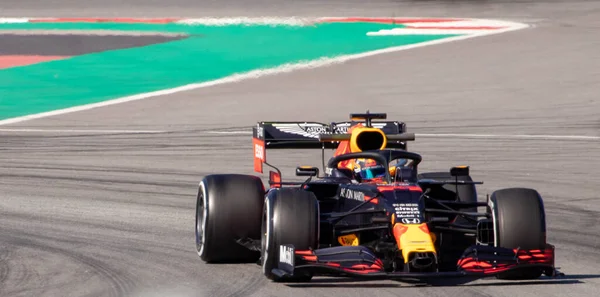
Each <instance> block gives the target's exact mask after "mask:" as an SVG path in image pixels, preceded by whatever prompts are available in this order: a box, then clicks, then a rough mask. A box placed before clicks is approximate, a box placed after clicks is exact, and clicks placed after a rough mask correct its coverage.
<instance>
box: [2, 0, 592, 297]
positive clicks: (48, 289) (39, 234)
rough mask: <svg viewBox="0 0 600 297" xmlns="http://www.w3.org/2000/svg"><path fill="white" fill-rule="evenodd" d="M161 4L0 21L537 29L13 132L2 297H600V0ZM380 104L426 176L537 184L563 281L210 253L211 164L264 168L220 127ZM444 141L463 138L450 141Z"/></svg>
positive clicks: (20, 8) (29, 124) (88, 4)
mask: <svg viewBox="0 0 600 297" xmlns="http://www.w3.org/2000/svg"><path fill="white" fill-rule="evenodd" d="M203 2H206V3H205V4H204V3H203ZM563 2H564V3H563ZM164 3H167V2H165V1H142V0H121V1H117V0H105V1H75V0H57V1H44V2H43V3H42V2H41V1H34V0H8V1H3V3H2V4H0V17H20V16H28V17H34V16H35V17H55V16H60V17H66V16H72V17H77V16H111V17H116V16H123V17H124V16H132V17H141V16H143V17H171V16H172V17H202V16H290V15H296V16H348V15H363V16H384V17H386V16H423V17H482V18H497V19H507V20H513V21H519V22H525V23H528V24H531V25H533V27H532V28H528V29H524V30H520V31H516V32H512V33H505V34H500V35H494V36H487V37H480V38H475V39H469V40H466V41H460V42H452V43H447V44H443V45H436V46H431V47H425V48H419V49H413V50H409V51H401V52H397V53H390V54H383V55H378V56H373V57H369V58H364V59H359V60H354V61H350V62H347V63H345V64H342V65H336V66H330V67H325V68H318V69H312V70H301V71H297V72H292V73H287V74H281V75H276V76H268V77H262V78H259V79H253V80H246V81H242V82H238V83H233V84H223V85H219V86H214V87H210V88H203V89H197V90H193V91H188V92H182V93H177V94H173V95H170V96H163V97H156V98H153V99H148V100H143V101H136V102H130V103H125V104H120V105H113V106H108V107H103V108H97V109H91V110H88V111H82V112H77V113H70V114H65V115H60V116H55V117H48V118H43V119H38V120H32V121H26V122H22V123H18V124H12V125H4V126H0V152H1V153H0V296H7V297H8V296H128V297H129V296H131V297H133V296H135V297H138V296H140V297H141V296H175V297H184V296H185V297H188V296H313V297H314V296H346V297H350V296H400V295H403V296H511V297H514V296H519V297H521V296H522V297H526V296H557V297H558V296H574V297H576V296H597V294H598V293H597V292H598V290H600V268H598V263H599V262H600V250H599V249H598V247H600V225H599V223H600V218H599V216H600V196H599V194H598V192H599V191H598V190H600V184H599V183H598V180H600V168H599V166H600V161H599V160H600V138H599V137H600V132H599V131H600V116H599V115H600V99H598V93H599V91H600V51H599V50H598V48H599V47H600V38H599V37H598V36H599V35H598V29H600V3H598V2H595V1H582V0H574V1H570V2H568V3H566V1H554V0H548V1H541V0H529V1H517V0H512V1H508V0H499V1H391V0H390V1H382V0H379V1H368V2H367V1H357V0H346V1H341V0H329V1H328V0H318V1H285V0H273V1H266V0H254V1H250V0H247V1H239V0H227V1H218V2H217V1H192V0H172V1H170V2H169V3H170V4H169V5H168V6H167V7H164V6H165V4H164ZM348 3H351V4H348ZM24 91H26V90H24ZM0 92H1V91H0ZM366 109H370V110H371V111H373V112H382V111H384V112H387V113H388V117H389V118H391V119H398V120H402V121H405V122H406V123H407V124H408V127H409V130H411V131H413V132H416V133H419V134H426V135H424V136H422V137H419V138H418V140H417V141H416V142H415V143H411V144H410V145H409V148H410V149H411V150H413V151H416V152H419V153H421V154H422V155H423V157H424V162H423V163H422V164H423V165H422V166H421V170H447V169H448V168H449V167H450V166H453V165H460V164H468V165H470V166H471V170H472V175H473V176H474V178H475V179H478V180H483V181H485V184H484V185H482V187H481V188H480V191H479V195H480V198H481V199H482V200H483V199H485V195H486V194H488V193H491V191H493V190H494V189H498V188H501V187H513V186H516V187H533V188H536V189H538V191H539V192H540V193H541V194H542V196H543V197H544V199H545V206H546V211H547V215H548V217H547V222H548V241H549V242H551V243H554V244H555V245H556V246H557V260H556V264H557V266H559V267H561V271H562V272H564V273H566V276H565V277H563V278H560V279H556V280H548V279H541V280H540V281H530V282H521V283H514V282H500V281H497V280H494V279H491V280H479V281H476V282H472V283H467V284H463V285H460V286H454V284H452V283H446V284H442V285H440V286H432V287H415V286H413V285H411V284H407V283H402V282H395V281H376V282H359V283H354V282H348V281H346V280H343V281H339V280H335V281H333V280H330V279H322V280H315V281H314V282H313V283H310V284H302V285H284V284H274V283H270V282H269V281H267V280H266V279H265V278H264V277H263V276H262V275H261V273H260V269H259V267H258V266H257V265H251V264H248V265H205V264H203V263H202V262H201V261H200V259H199V258H198V256H197V255H196V252H195V246H194V228H193V225H194V212H195V199H196V196H195V195H196V191H197V185H198V182H199V181H200V179H201V178H202V176H203V175H206V174H209V173H214V172H236V171H237V172H242V173H252V159H251V157H252V155H251V153H252V151H251V141H250V137H249V135H247V134H246V135H244V134H235V133H233V134H215V133H214V131H222V130H229V131H240V130H242V131H250V130H249V127H250V126H252V125H253V124H254V123H255V122H256V121H259V120H291V119H297V120H318V121H323V122H328V121H335V120H345V119H347V115H348V113H350V112H357V111H364V110H366ZM24 129H29V130H24ZM81 130H87V131H89V132H85V131H81ZM447 133H454V134H461V135H458V136H456V137H443V136H440V135H437V134H447ZM465 134H469V135H470V136H468V135H467V136H465ZM498 135H538V136H537V137H520V138H510V137H499V136H498ZM540 135H542V136H543V135H550V136H575V137H572V138H571V139H569V138H567V137H557V138H547V137H546V138H544V137H541V136H540ZM492 136H493V137H492ZM286 153H287V154H286ZM318 156H319V152H306V151H291V152H289V151H288V152H274V153H270V155H269V161H270V163H273V164H280V165H283V169H285V170H284V173H287V174H290V173H291V172H292V171H291V170H292V169H293V168H294V166H295V165H297V164H315V165H318V164H319V159H318Z"/></svg>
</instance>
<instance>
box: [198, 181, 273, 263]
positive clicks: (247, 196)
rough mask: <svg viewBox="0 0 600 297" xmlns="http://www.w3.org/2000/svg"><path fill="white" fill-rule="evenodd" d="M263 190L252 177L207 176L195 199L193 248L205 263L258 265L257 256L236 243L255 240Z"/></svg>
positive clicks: (257, 237)
mask: <svg viewBox="0 0 600 297" xmlns="http://www.w3.org/2000/svg"><path fill="white" fill-rule="evenodd" d="M264 195H265V190H264V187H263V184H262V181H261V180H260V178H258V177H255V176H251V175H239V174H222V175H209V176H206V177H205V178H204V179H203V180H202V181H201V182H200V186H199V189H198V197H197V199H196V249H197V251H198V256H200V259H202V260H203V261H205V262H257V261H258V259H259V257H260V253H259V252H257V251H252V250H250V249H248V248H246V247H244V246H242V245H240V244H238V243H237V242H236V240H238V239H245V238H251V239H255V240H258V239H259V238H260V237H261V236H260V231H261V230H260V228H261V215H262V208H263V202H264Z"/></svg>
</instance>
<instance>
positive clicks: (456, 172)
mask: <svg viewBox="0 0 600 297" xmlns="http://www.w3.org/2000/svg"><path fill="white" fill-rule="evenodd" d="M450 175H452V176H468V175H469V166H456V167H452V168H451V169H450Z"/></svg>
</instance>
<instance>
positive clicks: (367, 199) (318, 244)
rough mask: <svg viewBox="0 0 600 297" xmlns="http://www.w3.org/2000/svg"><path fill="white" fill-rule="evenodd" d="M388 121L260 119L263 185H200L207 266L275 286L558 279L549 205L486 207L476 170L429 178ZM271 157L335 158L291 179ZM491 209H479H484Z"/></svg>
mask: <svg viewBox="0 0 600 297" xmlns="http://www.w3.org/2000/svg"><path fill="white" fill-rule="evenodd" d="M374 119H375V120H377V119H379V120H383V119H386V115H385V114H373V113H368V112H367V113H364V114H352V115H351V121H349V122H340V123H331V124H322V123H314V122H259V123H258V124H257V126H256V127H254V128H253V147H254V168H255V171H257V172H260V173H262V172H263V164H264V165H267V166H270V167H272V168H274V171H270V172H269V187H268V189H265V186H264V185H263V182H262V181H261V179H260V178H259V177H256V176H252V175H241V174H215V175H208V176H206V177H204V179H203V180H202V181H201V182H200V186H199V191H198V198H197V209H196V246H197V250H198V255H199V256H200V258H201V259H202V260H203V261H205V262H210V263H216V262H229V263H231V262H257V263H259V264H260V265H261V266H262V271H263V273H264V275H265V276H266V277H267V278H269V279H271V280H274V281H294V282H296V281H309V280H311V278H312V277H313V276H345V277H357V278H367V279H381V278H383V279H403V278H406V279H409V278H410V279H427V278H430V277H460V276H474V277H476V278H477V277H487V276H492V275H493V276H496V277H498V278H501V279H535V278H539V277H540V276H541V275H542V274H545V275H547V276H557V275H559V272H558V271H557V270H556V269H555V267H554V246H553V245H551V244H549V243H547V242H546V222H545V212H544V205H543V202H542V198H541V197H540V195H539V193H538V192H537V191H535V190H533V189H526V188H508V189H502V190H497V191H495V192H493V193H492V195H491V196H488V198H487V202H479V201H478V200H477V192H476V188H475V185H476V184H481V182H474V181H473V180H472V179H471V177H470V173H469V167H468V166H457V167H453V168H451V169H450V170H449V171H448V172H430V173H420V172H418V170H417V168H418V165H419V163H420V162H421V159H422V158H421V156H420V155H419V154H416V153H414V152H409V151H407V144H406V143H407V141H411V140H414V134H411V133H406V126H405V124H404V123H402V122H397V121H379V122H377V121H373V120H374ZM267 148H297V149H300V148H314V149H321V150H322V151H323V152H324V150H325V149H326V148H331V149H335V152H334V154H333V157H332V158H331V159H329V160H328V162H327V164H325V157H324V156H325V155H324V153H323V158H322V162H323V167H324V174H323V175H319V168H317V167H311V166H300V167H297V168H296V175H297V176H305V177H306V178H307V179H306V180H302V181H299V182H293V181H289V182H288V181H286V182H284V181H282V180H281V171H280V170H279V169H277V168H275V167H273V166H271V165H270V164H268V163H267V162H266V149H267ZM479 207H481V208H485V211H484V212H478V208H479Z"/></svg>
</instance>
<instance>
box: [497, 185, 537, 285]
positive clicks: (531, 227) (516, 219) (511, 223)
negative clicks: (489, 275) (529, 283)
mask: <svg viewBox="0 0 600 297" xmlns="http://www.w3.org/2000/svg"><path fill="white" fill-rule="evenodd" d="M488 203H489V206H490V211H491V213H492V218H493V222H494V237H495V240H494V241H495V245H496V246H497V247H503V248H509V249H517V248H519V249H527V250H537V249H540V250H543V249H545V248H546V215H545V211H544V204H543V201H542V197H541V196H540V194H539V193H538V192H537V191H536V190H533V189H526V188H510V189H502V190H498V191H495V192H494V193H492V195H491V196H490V199H489V202H488ZM542 273H543V270H542V269H538V268H535V269H527V270H519V271H514V272H508V273H503V274H500V275H498V278H500V279H513V280H514V279H519V280H524V279H536V278H539V277H540V276H541V275H542Z"/></svg>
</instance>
